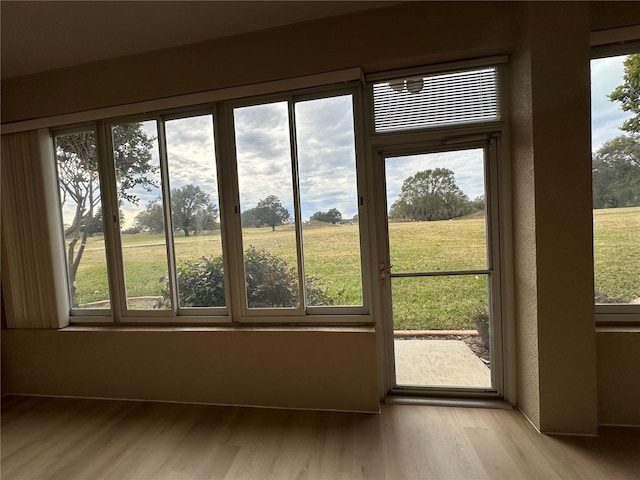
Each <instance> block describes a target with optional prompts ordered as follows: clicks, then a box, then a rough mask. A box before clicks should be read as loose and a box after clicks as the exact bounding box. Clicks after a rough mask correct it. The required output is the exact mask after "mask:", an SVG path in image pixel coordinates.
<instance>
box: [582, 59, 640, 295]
mask: <svg viewBox="0 0 640 480" xmlns="http://www.w3.org/2000/svg"><path fill="white" fill-rule="evenodd" d="M638 65H640V54H636V55H622V56H617V57H609V58H601V59H597V60H592V61H591V131H592V135H591V139H592V140H591V141H592V144H591V148H592V174H593V208H594V210H593V256H594V259H593V260H594V281H595V302H596V303H597V304H624V303H627V304H628V303H636V304H637V303H640V143H638V133H640V126H639V125H638V123H637V120H635V121H634V117H635V115H634V111H637V103H636V104H635V106H634V107H633V108H629V107H631V106H632V103H633V102H634V100H633V98H634V97H633V94H631V95H629V94H630V93H631V92H632V91H633V88H637V87H632V88H631V90H630V89H629V85H630V84H632V85H633V84H635V85H637V84H638V82H639V81H640V80H639V79H638V75H639V70H638Z"/></svg>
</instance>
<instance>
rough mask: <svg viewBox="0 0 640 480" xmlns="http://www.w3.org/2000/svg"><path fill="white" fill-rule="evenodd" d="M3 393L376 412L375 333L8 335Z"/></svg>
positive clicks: (21, 332)
mask: <svg viewBox="0 0 640 480" xmlns="http://www.w3.org/2000/svg"><path fill="white" fill-rule="evenodd" d="M2 367H3V368H2V384H3V385H2V386H3V389H4V391H5V392H11V393H29V394H42V395H72V396H76V395H77V396H82V397H107V398H129V399H144V400H169V401H178V402H204V403H215V404H234V405H236V404H238V405H259V406H275V407H292V408H308V409H336V410H352V411H365V412H377V411H378V392H377V388H376V351H375V334H374V332H373V329H372V328H369V329H366V328H360V329H345V328H339V329H334V330H333V331H327V330H325V331H321V330H318V329H315V330H314V329H304V330H301V331H284V330H282V329H277V328H276V329H245V330H240V331H229V330H220V329H218V331H204V330H202V329H199V330H195V331H168V330H166V329H165V330H163V331H153V332H150V331H98V332H96V331H90V332H87V331H68V330H65V331H60V330H58V331H56V330H5V331H3V332H2Z"/></svg>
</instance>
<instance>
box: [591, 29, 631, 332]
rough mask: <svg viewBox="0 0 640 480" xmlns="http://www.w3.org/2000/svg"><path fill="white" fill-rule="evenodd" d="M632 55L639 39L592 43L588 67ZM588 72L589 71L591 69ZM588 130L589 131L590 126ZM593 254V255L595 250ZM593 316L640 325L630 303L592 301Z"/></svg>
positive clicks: (613, 322)
mask: <svg viewBox="0 0 640 480" xmlns="http://www.w3.org/2000/svg"><path fill="white" fill-rule="evenodd" d="M634 53H638V54H640V39H636V38H634V39H629V40H628V41H619V42H616V43H606V44H597V43H594V42H593V41H592V46H591V55H590V57H589V66H591V62H592V61H593V60H598V59H603V58H608V57H617V56H622V55H632V54H634ZM589 70H590V71H591V68H590V69H589ZM590 79H591V74H590ZM590 90H591V89H590ZM592 117H593V110H590V114H589V120H590V123H591V120H592ZM589 128H590V129H591V126H590V127H589ZM594 153H595V152H593V150H592V151H591V162H592V164H593V154H594ZM592 175H593V174H592ZM591 215H592V218H593V209H592V214H591ZM593 240H594V237H593V234H592V241H593ZM594 247H595V245H594ZM593 253H595V248H594V252H593ZM592 258H593V257H592ZM594 284H595V269H594ZM594 287H595V285H594ZM594 290H595V288H594ZM594 316H595V322H596V326H626V325H640V304H632V303H620V304H604V303H595V299H594Z"/></svg>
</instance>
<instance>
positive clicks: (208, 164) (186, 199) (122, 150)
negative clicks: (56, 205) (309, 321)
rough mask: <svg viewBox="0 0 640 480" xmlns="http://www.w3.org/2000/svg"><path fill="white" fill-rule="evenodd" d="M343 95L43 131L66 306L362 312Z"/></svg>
mask: <svg viewBox="0 0 640 480" xmlns="http://www.w3.org/2000/svg"><path fill="white" fill-rule="evenodd" d="M354 92H355V90H350V89H347V90H343V91H342V92H336V93H333V92H330V93H329V94H318V93H314V94H313V95H311V96H309V95H304V96H300V97H296V96H290V95H288V96H287V97H284V98H283V99H280V100H277V99H276V100H273V101H267V102H265V101H260V102H258V103H248V102H245V103H243V104H229V105H226V104H223V105H221V106H220V107H219V108H221V109H226V110H225V111H228V112H229V115H228V117H227V118H228V119H229V120H228V121H223V122H216V117H215V109H213V108H210V109H209V111H208V112H206V111H203V110H200V112H198V111H196V112H194V113H192V114H189V113H173V112H167V113H166V114H165V113H158V114H152V115H149V116H146V117H136V118H132V119H127V118H125V119H121V120H114V121H110V122H98V123H97V125H96V126H91V127H87V128H84V129H83V128H80V129H77V130H74V131H72V132H71V133H69V132H70V131H63V130H60V131H59V132H55V133H54V139H55V147H56V155H57V166H58V178H59V190H60V205H61V211H62V217H63V219H64V220H63V221H64V236H65V240H66V254H67V270H68V278H69V296H70V300H71V310H72V313H73V314H75V315H76V317H78V316H81V317H82V318H83V319H87V320H88V321H90V320H91V316H92V315H94V316H95V315H96V314H97V315H98V316H101V317H102V318H104V316H107V315H113V318H115V319H117V320H119V321H123V322H127V321H137V322H139V321H145V322H148V321H162V322H166V321H171V319H172V318H175V317H180V316H183V317H184V318H186V319H187V321H193V320H194V319H196V321H199V322H200V321H207V319H208V320H209V321H216V320H218V321H229V320H233V321H243V320H244V319H247V320H248V321H251V318H252V317H255V316H256V315H257V316H258V317H264V316H265V315H266V316H268V317H270V318H271V319H274V318H282V319H287V318H288V319H290V320H293V321H299V320H301V319H303V317H305V316H307V315H322V314H329V317H330V318H332V319H333V320H335V319H336V316H340V315H343V314H366V313H367V311H368V309H367V307H366V305H365V301H364V293H363V271H362V255H361V252H360V222H359V211H358V210H359V208H360V205H361V203H362V202H361V198H360V196H359V194H358V180H357V178H358V175H357V170H356V136H355V128H356V127H355V124H356V119H355V115H354V111H355V109H354V102H355V94H354ZM222 118H225V117H224V116H223V117H222ZM219 143H222V144H223V145H222V147H221V146H220V145H218V144H219ZM218 151H223V152H226V154H225V155H224V156H223V157H220V158H219V156H218V155H217V152H218ZM234 197H235V198H236V199H237V200H235V202H237V203H238V205H237V207H235V209H234V210H235V213H236V215H227V216H225V215H224V209H223V204H224V201H225V200H224V199H225V198H227V200H228V201H229V203H230V204H231V203H232V202H233V203H235V202H234V200H233V199H234ZM103 211H105V212H109V214H108V215H104V216H103V214H102V212H103ZM92 312H93V313H92ZM232 313H234V315H233V318H232V315H231V314H232ZM258 317H256V318H258ZM329 317H327V318H329ZM314 318H316V319H318V320H319V321H322V320H321V318H322V317H314Z"/></svg>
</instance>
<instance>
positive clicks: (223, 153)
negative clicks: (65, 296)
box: [51, 82, 372, 326]
mask: <svg viewBox="0 0 640 480" xmlns="http://www.w3.org/2000/svg"><path fill="white" fill-rule="evenodd" d="M361 89H362V87H361V85H360V83H358V82H351V83H345V84H343V85H338V86H333V85H331V86H323V87H316V88H311V89H307V90H302V91H294V92H287V93H283V94H275V95H274V94H270V95H266V96H259V97H254V98H246V99H243V100H232V101H227V102H221V103H218V104H212V105H209V106H195V107H192V108H189V107H186V108H184V107H183V108H180V109H174V110H168V111H159V112H153V113H150V114H139V115H128V116H124V117H117V118H110V119H108V120H101V121H96V122H92V123H87V124H83V125H80V126H78V127H77V128H76V130H88V129H89V128H91V129H93V131H95V134H96V142H97V148H98V155H99V161H100V185H101V189H102V206H103V212H104V214H103V222H104V231H105V246H106V256H107V272H108V281H109V290H110V297H111V308H110V309H109V310H106V309H103V310H99V311H98V310H86V309H82V310H80V309H71V312H70V319H71V323H74V324H100V325H102V324H105V325H113V324H116V325H117V324H123V325H124V324H175V325H180V326H185V325H189V324H230V323H234V324H252V323H256V324H260V323H272V324H306V325H309V324H317V325H332V324H336V325H338V324H345V323H346V324H371V322H372V316H371V315H370V313H369V308H370V307H369V305H370V302H371V299H370V290H371V281H370V269H369V268H368V266H369V262H368V261H367V259H368V258H369V248H368V242H367V239H366V233H365V232H366V231H367V229H368V222H367V213H366V198H365V195H364V193H362V192H364V183H365V181H364V178H365V162H364V161H363V156H364V155H363V152H364V148H363V137H364V135H363V130H364V129H363V126H362V125H363V119H362V113H361V112H362V92H361ZM341 95H351V98H352V104H353V117H354V118H353V123H354V138H355V150H356V151H355V157H356V165H355V168H356V181H357V188H358V199H359V205H358V216H359V227H358V228H359V241H360V265H361V270H360V274H361V284H362V298H363V302H362V305H361V306H322V307H314V306H304V305H302V304H301V306H300V307H299V308H297V309H281V308H273V309H249V308H247V307H246V293H245V292H244V263H243V262H244V260H243V259H244V257H243V248H242V236H241V223H240V215H239V210H238V206H239V200H238V199H239V192H238V173H237V170H236V160H235V147H234V131H233V128H232V127H233V124H232V112H233V108H234V107H236V106H244V105H256V104H261V103H269V102H270V101H278V100H283V99H284V100H287V101H289V111H290V115H291V114H292V111H293V110H294V107H295V102H297V101H304V100H312V99H321V98H330V97H335V96H341ZM203 114H207V115H212V116H213V120H214V122H213V125H214V138H215V151H216V168H217V181H218V195H219V198H218V200H219V212H220V217H221V222H220V223H221V230H222V231H221V239H222V248H223V262H224V268H225V293H226V307H215V308H179V307H178V302H177V288H176V285H177V282H176V271H175V249H174V245H173V234H172V231H173V228H172V225H171V215H170V194H171V193H170V185H169V178H168V162H167V158H166V157H167V150H166V139H165V130H164V122H165V121H169V120H173V119H179V118H188V117H195V116H199V115H203ZM293 114H295V112H293ZM293 118H295V117H293ZM144 121H155V122H156V130H157V145H158V149H159V152H158V153H159V157H160V169H161V178H162V180H161V190H162V201H163V209H164V212H165V235H166V250H167V264H168V269H169V272H168V273H169V282H170V291H171V295H172V298H171V303H172V306H171V308H170V309H169V310H166V311H162V310H158V311H155V310H129V309H128V308H127V305H126V291H125V290H126V288H125V284H124V278H125V277H124V263H123V254H122V241H121V238H120V226H119V216H118V214H117V212H118V198H117V185H116V177H115V165H114V155H113V148H112V138H111V127H112V126H114V125H118V124H126V123H134V122H144ZM290 124H291V125H292V126H293V128H295V126H294V125H293V123H292V122H290ZM71 131H72V130H71V129H69V128H64V127H63V128H56V129H52V130H51V132H52V141H54V138H53V137H55V136H56V135H61V134H64V133H65V132H68V133H71ZM290 143H291V148H292V153H293V148H294V147H295V145H294V136H293V135H291V136H290ZM295 175H297V172H296V173H295ZM294 189H295V195H296V196H299V189H298V188H297V186H296V185H294ZM297 205H298V206H299V199H298V200H297ZM299 210H300V209H299V208H297V209H296V211H298V212H299ZM114 212H116V213H115V214H114ZM114 215H115V216H114ZM297 215H298V216H299V213H298V214H297ZM107 219H109V221H107ZM111 220H113V221H111ZM298 220H301V219H298ZM298 225H299V226H298V230H299V231H298V232H297V237H298V238H297V247H298V257H299V262H300V263H299V265H300V268H299V277H300V285H301V287H302V288H301V294H300V295H301V298H303V295H304V294H303V293H302V291H303V290H304V281H303V280H304V279H303V277H302V276H303V269H302V265H303V263H302V261H301V260H302V259H301V256H302V250H301V249H300V245H301V244H302V238H301V237H300V234H301V227H302V225H301V222H300V221H298ZM65 258H66V257H65ZM67 288H68V286H67ZM287 310H293V311H287Z"/></svg>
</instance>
